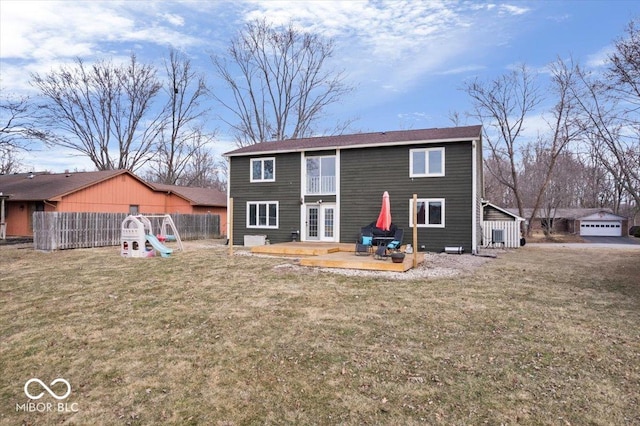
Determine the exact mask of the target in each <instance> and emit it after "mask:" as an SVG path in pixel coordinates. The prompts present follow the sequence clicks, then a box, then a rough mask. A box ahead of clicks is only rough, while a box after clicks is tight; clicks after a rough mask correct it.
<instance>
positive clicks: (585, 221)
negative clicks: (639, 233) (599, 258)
mask: <svg viewBox="0 0 640 426" xmlns="http://www.w3.org/2000/svg"><path fill="white" fill-rule="evenodd" d="M578 221H579V224H580V235H581V236H589V237H593V236H597V237H622V236H625V237H626V236H627V235H628V229H627V228H628V220H627V218H625V217H622V216H618V215H617V214H613V213H609V212H606V211H601V212H598V213H593V214H590V215H588V216H584V217H581V218H580V219H578Z"/></svg>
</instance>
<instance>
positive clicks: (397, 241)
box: [387, 228, 404, 251]
mask: <svg viewBox="0 0 640 426" xmlns="http://www.w3.org/2000/svg"><path fill="white" fill-rule="evenodd" d="M403 237H404V230H403V229H402V228H397V229H396V232H395V233H394V234H393V240H391V242H390V243H389V244H387V250H388V251H400V246H401V245H402V238H403Z"/></svg>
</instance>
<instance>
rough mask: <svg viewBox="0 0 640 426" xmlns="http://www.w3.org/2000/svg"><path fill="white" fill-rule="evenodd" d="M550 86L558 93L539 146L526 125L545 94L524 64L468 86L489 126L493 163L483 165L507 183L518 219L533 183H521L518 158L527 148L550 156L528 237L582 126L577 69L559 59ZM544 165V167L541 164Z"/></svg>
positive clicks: (487, 136)
mask: <svg viewBox="0 0 640 426" xmlns="http://www.w3.org/2000/svg"><path fill="white" fill-rule="evenodd" d="M550 71H551V75H552V83H551V87H550V89H549V90H547V92H548V93H552V94H553V95H554V99H553V102H554V104H553V108H552V109H551V111H549V112H548V113H547V117H548V118H547V119H545V121H546V123H547V127H548V129H543V130H542V131H541V132H540V133H539V134H538V137H537V140H536V141H535V143H532V142H531V141H528V140H526V138H525V137H524V135H523V131H524V122H525V120H526V119H527V118H532V116H533V115H534V113H536V108H537V107H538V106H539V105H540V103H541V102H542V100H543V99H544V98H543V96H542V95H541V94H540V88H539V86H538V82H537V80H536V76H535V75H534V74H533V73H531V71H530V70H529V69H527V68H526V66H524V65H522V66H520V67H519V68H517V69H516V70H514V71H512V72H511V73H509V74H506V75H504V76H502V77H499V78H498V79H496V80H494V81H492V82H490V83H488V84H483V83H479V82H478V81H477V80H476V81H474V82H472V83H470V84H468V85H467V86H466V87H465V90H466V92H467V94H469V95H470V96H471V98H472V100H473V102H474V106H475V114H474V116H475V117H476V118H477V119H479V120H480V121H481V122H482V123H483V124H484V125H485V141H486V142H487V146H488V148H489V157H488V159H489V160H490V161H489V162H485V166H486V167H487V169H488V170H489V172H490V173H491V174H492V175H493V176H494V177H495V178H496V179H497V180H498V181H499V182H500V183H502V184H503V185H505V186H506V187H507V188H509V189H510V190H511V192H512V193H513V197H514V200H515V204H516V207H517V208H518V213H519V215H520V216H522V217H524V207H525V206H524V204H525V199H524V193H525V186H527V185H531V184H532V183H533V182H532V180H530V179H528V178H525V179H521V174H522V164H521V161H520V159H519V157H522V156H523V155H526V151H527V150H531V149H534V150H540V151H545V152H546V153H547V160H548V161H547V162H546V163H545V164H544V168H543V169H542V170H540V171H539V173H541V175H540V176H541V178H540V179H539V184H538V185H537V187H535V188H534V189H532V191H531V192H532V193H534V194H535V196H534V197H533V199H532V200H531V201H532V204H531V205H530V206H531V207H532V211H531V214H530V217H529V226H528V228H527V229H526V230H524V229H523V231H526V233H527V234H528V233H530V231H531V226H532V223H533V218H535V217H536V215H537V213H538V209H539V208H540V206H541V204H542V200H543V198H544V193H545V190H546V189H547V186H548V185H549V182H550V180H551V176H552V173H553V170H554V168H555V163H556V160H557V158H558V156H559V155H560V154H561V153H562V152H563V150H564V149H565V148H566V146H567V145H568V144H569V143H570V142H571V141H573V140H575V139H576V138H577V136H578V134H579V131H578V130H579V127H578V126H577V123H576V119H575V106H574V100H573V98H572V95H571V91H570V88H571V87H572V86H571V85H572V82H573V80H574V73H575V67H574V66H573V64H570V65H567V64H565V63H564V62H563V61H561V60H558V61H557V62H555V63H554V64H552V65H551V66H550ZM539 165H542V164H539Z"/></svg>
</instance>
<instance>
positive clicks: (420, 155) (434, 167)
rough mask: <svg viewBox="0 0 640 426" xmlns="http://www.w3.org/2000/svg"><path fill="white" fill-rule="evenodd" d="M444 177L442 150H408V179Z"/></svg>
mask: <svg viewBox="0 0 640 426" xmlns="http://www.w3.org/2000/svg"><path fill="white" fill-rule="evenodd" d="M437 176H444V148H442V147H441V148H420V149H412V150H409V177H437Z"/></svg>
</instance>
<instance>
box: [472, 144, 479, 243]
mask: <svg viewBox="0 0 640 426" xmlns="http://www.w3.org/2000/svg"><path fill="white" fill-rule="evenodd" d="M471 161H472V169H471V185H472V188H471V217H472V220H471V253H472V254H477V252H478V216H477V215H478V203H477V201H478V148H477V143H476V141H475V140H473V141H471Z"/></svg>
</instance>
